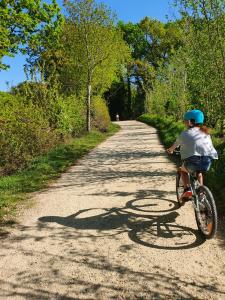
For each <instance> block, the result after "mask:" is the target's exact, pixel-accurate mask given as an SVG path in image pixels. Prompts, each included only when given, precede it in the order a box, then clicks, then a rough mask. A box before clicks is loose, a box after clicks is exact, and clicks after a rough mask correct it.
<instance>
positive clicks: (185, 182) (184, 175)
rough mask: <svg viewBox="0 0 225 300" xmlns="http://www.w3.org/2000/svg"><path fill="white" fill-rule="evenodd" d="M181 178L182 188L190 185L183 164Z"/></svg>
mask: <svg viewBox="0 0 225 300" xmlns="http://www.w3.org/2000/svg"><path fill="white" fill-rule="evenodd" d="M181 178H182V181H183V184H184V189H186V188H188V187H190V182H189V176H188V171H187V169H186V168H185V167H184V166H182V167H181Z"/></svg>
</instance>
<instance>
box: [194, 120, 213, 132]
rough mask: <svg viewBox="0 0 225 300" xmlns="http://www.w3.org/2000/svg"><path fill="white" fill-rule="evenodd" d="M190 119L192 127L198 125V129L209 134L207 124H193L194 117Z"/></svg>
mask: <svg viewBox="0 0 225 300" xmlns="http://www.w3.org/2000/svg"><path fill="white" fill-rule="evenodd" d="M190 121H191V124H192V127H199V128H200V130H201V131H202V132H204V133H205V134H209V133H210V129H209V128H208V127H207V126H205V125H203V124H195V120H194V119H191V120H190Z"/></svg>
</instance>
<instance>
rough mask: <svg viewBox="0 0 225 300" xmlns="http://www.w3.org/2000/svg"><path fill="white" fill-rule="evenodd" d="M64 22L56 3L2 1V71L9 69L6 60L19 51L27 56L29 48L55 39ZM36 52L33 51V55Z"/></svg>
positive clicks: (31, 0)
mask: <svg viewBox="0 0 225 300" xmlns="http://www.w3.org/2000/svg"><path fill="white" fill-rule="evenodd" d="M61 22H62V16H61V14H60V9H59V7H58V5H57V3H56V1H55V0H53V2H52V4H46V3H43V2H42V1H41V0H24V1H20V0H2V1H1V3H0V36H1V41H0V70H1V69H6V68H8V67H9V66H7V65H5V64H4V63H3V62H2V58H3V57H4V56H5V55H7V56H14V55H15V54H16V53H18V51H22V52H23V53H27V51H28V50H29V49H30V48H27V45H28V44H30V45H32V49H34V48H35V47H34V45H35V46H36V49H37V46H38V45H40V44H41V42H42V41H43V38H44V39H45V41H47V39H51V38H52V36H53V35H56V32H57V30H58V28H59V26H60V24H61ZM30 52H32V51H30Z"/></svg>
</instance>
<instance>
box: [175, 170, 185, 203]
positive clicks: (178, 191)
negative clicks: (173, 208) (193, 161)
mask: <svg viewBox="0 0 225 300" xmlns="http://www.w3.org/2000/svg"><path fill="white" fill-rule="evenodd" d="M183 192H184V184H183V181H182V178H181V171H180V170H178V171H177V176H176V195H177V201H178V204H179V206H181V205H182V201H181V195H182V194H183Z"/></svg>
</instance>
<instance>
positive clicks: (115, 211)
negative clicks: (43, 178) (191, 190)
mask: <svg viewBox="0 0 225 300" xmlns="http://www.w3.org/2000/svg"><path fill="white" fill-rule="evenodd" d="M168 201H170V202H171V200H168ZM132 202H137V200H134V201H129V202H127V204H126V205H125V207H123V208H111V209H101V210H103V213H99V209H83V210H79V211H78V212H77V213H75V214H72V215H70V216H67V217H60V216H46V217H41V218H39V221H40V226H42V225H43V223H52V222H53V223H57V224H60V225H62V226H66V227H71V228H74V229H76V230H86V231H87V230H96V232H97V235H94V234H93V237H95V238H96V237H99V238H100V237H103V236H114V235H118V234H121V233H127V234H128V236H129V238H130V239H131V240H132V241H133V242H135V243H138V244H141V245H143V246H146V247H153V248H157V249H168V250H175V249H190V248H193V247H197V246H199V245H201V244H202V243H203V242H204V240H202V238H201V237H200V236H199V234H198V231H197V230H194V229H192V228H189V227H185V226H180V225H177V224H176V218H177V217H178V216H179V214H178V213H177V211H169V212H167V213H166V214H164V215H152V214H150V210H149V211H148V213H146V212H144V213H141V212H140V211H135V210H134V209H135V206H133V211H130V209H131V208H132ZM174 205H176V204H175V202H174ZM138 207H139V208H140V205H139V206H138ZM144 207H145V208H146V205H144ZM151 207H152V206H151V204H150V205H149V208H151ZM174 207H175V206H174ZM139 210H140V209H139ZM170 210H173V208H172V209H170Z"/></svg>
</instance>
